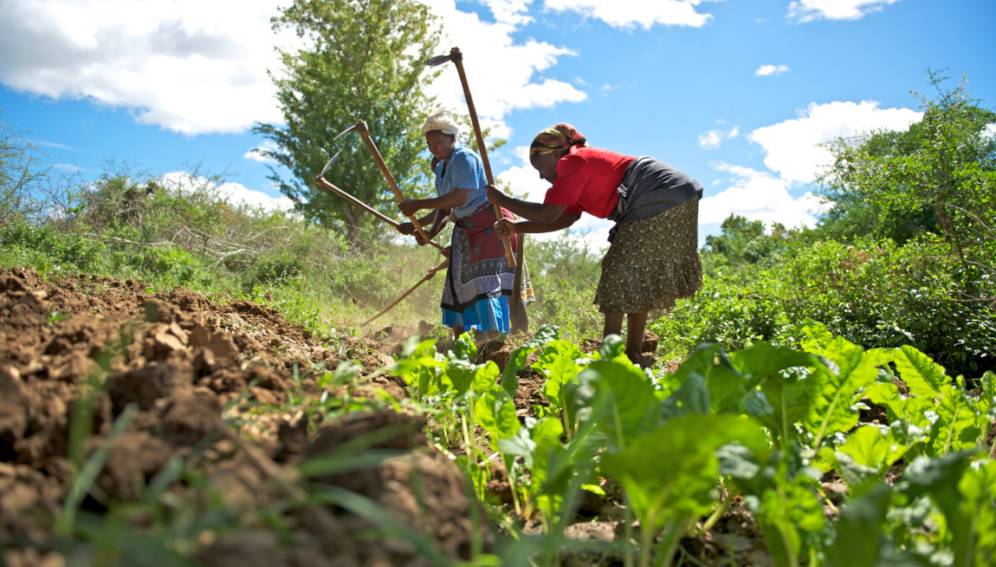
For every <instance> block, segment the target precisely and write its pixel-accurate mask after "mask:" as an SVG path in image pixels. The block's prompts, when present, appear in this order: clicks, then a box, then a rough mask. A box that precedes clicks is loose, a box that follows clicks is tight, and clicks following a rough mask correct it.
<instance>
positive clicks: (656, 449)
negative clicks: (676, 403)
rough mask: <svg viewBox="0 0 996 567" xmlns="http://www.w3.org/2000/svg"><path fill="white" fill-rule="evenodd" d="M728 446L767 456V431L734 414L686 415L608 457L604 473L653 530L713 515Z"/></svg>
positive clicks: (643, 521) (603, 466) (634, 440)
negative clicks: (688, 518) (724, 450)
mask: <svg viewBox="0 0 996 567" xmlns="http://www.w3.org/2000/svg"><path fill="white" fill-rule="evenodd" d="M729 443H739V444H740V445H742V446H744V447H747V448H749V449H750V450H751V451H753V452H754V454H755V455H757V456H758V457H759V458H760V459H764V458H766V456H767V453H768V450H769V449H768V442H767V439H766V438H765V436H764V432H763V431H762V430H761V428H760V427H758V426H757V424H755V423H753V422H752V421H751V420H748V419H744V418H742V417H737V416H732V415H719V416H717V415H701V414H687V415H683V416H679V417H676V418H674V419H671V420H669V421H667V422H665V423H663V424H662V425H660V426H658V427H656V428H654V429H652V430H650V431H647V432H645V433H643V434H642V435H639V436H637V437H635V438H633V439H632V442H631V443H629V444H628V445H627V446H626V448H625V449H624V450H623V451H621V452H618V453H609V454H606V455H605V456H604V457H603V460H602V470H603V471H604V472H605V473H606V474H607V475H609V476H610V477H611V478H614V479H616V480H617V481H618V482H620V483H621V484H622V486H623V487H624V489H625V490H626V493H627V496H628V497H629V500H630V503H631V504H632V505H633V507H634V511H636V513H637V516H638V517H639V518H640V520H641V523H642V525H644V526H646V527H647V528H649V529H652V530H654V531H656V530H659V529H660V528H661V527H662V526H663V525H664V524H665V523H666V522H668V521H672V520H673V519H675V518H678V517H684V516H688V515H691V516H693V517H694V516H696V515H700V514H702V513H704V512H706V511H708V509H709V506H710V504H711V503H712V502H713V500H714V496H713V489H714V488H715V487H716V484H717V482H718V480H719V462H718V459H717V454H716V453H717V450H718V449H719V448H720V447H722V446H723V445H726V444H729Z"/></svg>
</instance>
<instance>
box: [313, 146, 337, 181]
mask: <svg viewBox="0 0 996 567" xmlns="http://www.w3.org/2000/svg"><path fill="white" fill-rule="evenodd" d="M341 153H342V150H339V151H338V152H336V153H335V155H334V156H332V159H330V160H329V161H327V162H325V167H323V168H322V171H321V172H319V173H318V175H317V177H325V172H326V171H328V170H329V168H331V167H332V164H334V163H335V160H337V159H339V154H341Z"/></svg>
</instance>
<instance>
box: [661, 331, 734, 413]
mask: <svg viewBox="0 0 996 567" xmlns="http://www.w3.org/2000/svg"><path fill="white" fill-rule="evenodd" d="M689 380H692V381H701V383H703V384H704V385H705V388H706V390H707V392H706V393H705V396H702V395H701V394H698V395H696V396H695V397H696V398H697V399H699V400H702V399H705V400H706V401H707V402H708V404H709V406H710V407H711V408H712V411H713V412H714V413H725V412H737V413H739V411H740V402H741V401H743V399H744V397H745V396H746V395H747V393H748V391H749V388H750V383H749V382H748V379H747V378H746V377H745V376H743V375H742V374H740V373H739V372H737V370H736V369H735V368H734V367H733V365H732V364H731V363H730V359H729V356H727V354H726V352H725V351H724V350H723V349H722V347H720V346H719V345H715V344H704V345H699V346H698V347H697V348H696V349H695V351H693V352H692V354H691V355H690V356H689V357H688V359H687V360H686V361H685V362H684V363H683V364H682V365H681V366H680V367H679V368H678V370H677V371H676V372H675V374H674V381H675V382H677V383H678V384H680V385H682V386H684V385H685V384H686V383H687V382H688V381H689ZM696 383H697V382H696ZM680 388H681V386H679V389H680ZM692 393H693V392H692V391H686V392H685V393H683V394H681V395H680V396H679V397H680V398H683V399H685V400H686V402H691V399H690V398H689V395H690V394H692Z"/></svg>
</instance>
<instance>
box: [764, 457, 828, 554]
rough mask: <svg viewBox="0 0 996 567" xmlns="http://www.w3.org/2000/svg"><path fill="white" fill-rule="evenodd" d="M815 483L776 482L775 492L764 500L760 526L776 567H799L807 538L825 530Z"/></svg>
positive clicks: (799, 480) (797, 480) (800, 477)
mask: <svg viewBox="0 0 996 567" xmlns="http://www.w3.org/2000/svg"><path fill="white" fill-rule="evenodd" d="M813 482H814V481H813V480H812V479H810V478H809V477H807V476H806V475H796V476H795V477H794V478H792V480H790V481H786V480H780V481H778V482H776V487H775V488H773V489H770V490H767V491H766V492H765V493H764V494H763V495H762V496H761V506H760V510H759V511H758V514H757V520H758V526H759V527H760V528H761V533H762V534H764V542H765V543H766V544H767V546H768V553H770V554H771V560H772V562H773V563H774V564H775V566H776V567H790V566H791V567H794V566H796V565H799V564H800V561H799V557H800V556H801V554H802V552H803V549H804V543H805V539H806V536H807V534H817V533H819V532H820V531H821V530H822V529H823V524H824V518H823V506H822V505H821V504H820V499H819V497H818V496H817V495H816V490H815V489H814V488H813V486H812V484H813Z"/></svg>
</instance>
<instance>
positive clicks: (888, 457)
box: [393, 329, 996, 566]
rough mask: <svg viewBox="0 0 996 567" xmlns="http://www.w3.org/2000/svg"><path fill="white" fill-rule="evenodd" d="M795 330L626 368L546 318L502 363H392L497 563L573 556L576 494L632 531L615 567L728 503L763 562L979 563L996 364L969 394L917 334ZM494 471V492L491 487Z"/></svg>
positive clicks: (410, 357)
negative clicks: (522, 390) (791, 341)
mask: <svg viewBox="0 0 996 567" xmlns="http://www.w3.org/2000/svg"><path fill="white" fill-rule="evenodd" d="M802 332H803V334H804V337H803V338H802V339H801V341H800V343H801V348H787V347H778V346H773V345H771V344H769V343H765V342H757V343H755V344H754V345H752V346H750V347H748V348H746V349H742V350H739V351H736V352H727V351H726V350H724V349H723V348H722V347H721V346H719V345H715V344H702V345H699V346H697V347H696V348H695V349H694V350H693V352H692V354H691V355H690V356H689V358H688V360H686V361H685V362H684V363H683V364H682V365H681V366H680V367H679V368H678V369H677V370H676V371H675V372H674V373H671V374H657V375H655V374H653V373H651V372H649V371H646V370H642V369H640V368H638V367H636V366H634V365H633V364H631V363H630V362H629V360H628V359H627V358H626V357H625V355H624V354H622V347H623V344H622V342H621V340H620V339H619V338H618V337H609V338H607V339H606V341H605V342H604V343H603V345H602V347H601V349H600V351H598V352H595V353H590V354H587V353H583V352H581V351H580V350H579V349H578V347H577V346H576V345H575V344H573V343H571V342H568V341H564V340H561V339H559V338H558V337H557V334H556V331H555V330H552V329H544V330H542V331H541V332H540V333H538V334H537V336H536V338H534V339H533V340H531V341H529V342H526V343H525V344H523V345H521V346H519V347H518V348H517V349H516V350H514V351H513V352H512V355H511V358H510V361H509V363H508V366H507V367H506V368H505V370H504V371H500V370H499V368H498V367H497V366H496V365H495V364H494V363H493V362H490V361H488V362H484V363H474V362H472V361H473V360H474V359H475V347H474V344H473V342H472V341H471V340H469V338H467V337H464V338H462V339H461V340H460V341H457V342H456V343H455V344H454V346H453V348H452V349H450V350H449V351H448V352H447V353H446V354H440V353H438V352H437V351H436V349H435V347H434V344H433V341H431V340H430V341H422V342H416V341H412V342H410V343H409V344H408V345H407V347H406V350H405V356H404V357H403V358H402V359H401V360H400V361H399V362H398V363H397V365H396V367H395V368H394V370H393V372H394V373H395V374H396V375H398V376H399V377H401V378H402V379H403V380H404V381H405V383H406V384H407V385H408V388H409V391H410V392H411V394H412V395H413V397H414V400H415V401H416V402H417V407H418V408H419V409H420V410H421V411H423V412H425V413H427V414H428V415H429V416H430V417H431V419H432V421H431V423H432V427H431V432H432V434H433V436H434V438H435V443H436V444H437V445H438V446H441V447H448V448H449V450H450V451H452V458H454V459H455V460H456V462H457V463H458V464H459V465H460V466H461V467H462V468H463V469H464V471H465V472H466V474H467V475H468V477H469V478H470V479H471V481H472V483H473V486H474V489H475V492H476V493H477V495H478V497H479V498H480V499H481V501H482V502H483V503H485V504H486V505H487V507H488V510H489V511H490V513H491V516H492V518H498V520H496V521H498V522H499V523H501V525H503V526H504V527H505V538H504V541H503V543H502V544H501V545H500V546H499V547H500V551H499V553H498V555H497V556H495V557H493V558H492V559H493V560H495V561H498V559H499V558H504V560H505V561H506V562H508V563H507V564H516V563H515V562H514V561H512V562H509V561H510V559H509V558H529V561H530V562H531V563H533V564H538V565H554V564H558V562H559V561H561V560H562V559H564V558H565V554H566V555H570V554H571V551H570V550H571V549H572V545H571V543H572V542H570V541H568V540H566V539H565V530H566V529H567V528H568V526H570V525H571V524H573V523H575V522H585V521H589V520H587V519H580V518H579V517H578V515H577V514H578V507H579V503H580V501H581V498H582V493H583V492H585V491H587V492H592V493H594V494H596V495H598V496H600V497H603V498H605V499H606V500H608V501H612V500H615V501H616V502H617V503H618V504H619V506H621V507H622V508H624V509H625V514H626V519H625V520H624V521H625V524H624V525H626V526H629V525H630V522H632V521H634V520H635V521H636V525H638V526H639V527H638V528H634V529H632V530H627V531H626V533H625V535H624V537H622V538H621V541H617V542H615V543H613V544H611V545H610V544H604V545H602V546H601V552H602V553H616V552H620V550H621V553H622V559H623V560H624V562H625V563H626V564H627V565H630V564H637V565H641V566H645V565H669V564H672V562H675V561H676V559H677V558H678V557H679V556H681V557H684V556H685V555H687V553H688V551H687V550H686V549H684V548H683V547H682V541H687V540H686V539H683V538H699V537H706V534H709V533H710V532H714V529H715V526H716V523H717V521H718V520H719V519H720V518H721V517H722V516H723V515H724V514H725V513H726V512H727V510H728V508H729V507H730V506H731V505H732V504H733V503H734V502H735V501H737V502H742V503H743V506H744V507H745V509H746V510H747V511H748V512H749V513H750V515H751V516H752V517H753V519H754V522H756V525H757V529H758V531H759V532H760V534H761V535H760V537H761V538H762V539H763V546H764V548H765V549H766V551H767V554H768V555H770V558H771V561H772V562H773V564H775V565H777V566H795V565H804V564H805V565H820V564H826V565H873V564H885V563H888V564H907V565H959V566H969V565H981V564H984V563H985V562H986V561H988V560H986V559H985V558H986V557H991V555H992V554H993V553H994V552H996V539H994V538H993V537H992V534H991V532H990V527H991V526H993V525H994V522H996V462H994V461H993V460H992V457H993V455H992V454H991V451H992V447H990V446H989V445H988V441H987V439H988V436H989V434H990V432H991V428H992V423H993V419H994V417H996V407H994V402H996V398H994V396H996V375H994V374H993V373H991V372H988V373H986V374H985V375H983V376H981V377H976V378H977V380H973V383H974V384H976V387H975V388H974V389H972V390H968V389H967V388H966V384H965V383H966V380H965V378H963V377H960V376H959V377H957V378H952V377H951V376H949V375H947V374H946V372H945V370H944V368H943V367H941V366H940V365H938V364H936V363H935V362H934V361H932V360H931V359H930V358H929V357H928V356H926V355H924V354H923V353H922V352H920V351H918V350H917V349H915V348H913V347H909V346H903V347H900V348H888V349H870V350H865V349H863V348H862V347H860V346H857V345H855V344H853V343H851V342H849V341H847V340H845V339H843V338H840V337H834V336H832V335H830V334H828V333H826V332H825V331H821V330H816V329H803V330H802ZM530 356H533V357H534V358H535V362H533V363H532V364H528V365H527V364H526V360H527V359H528V358H529V357H530ZM523 371H528V372H533V373H538V374H539V375H541V376H542V377H543V385H542V388H541V390H540V392H541V396H542V400H543V403H542V404H539V405H534V406H532V407H531V408H529V411H528V416H527V417H525V418H524V419H520V418H519V416H518V415H517V408H516V404H515V392H516V388H517V382H518V375H519V374H521V373H522V372H523ZM520 409H521V408H520ZM870 416H875V417H874V419H872V418H871V417H870ZM499 469H501V470H502V471H503V472H502V475H504V476H507V478H508V479H509V483H510V485H511V491H512V495H513V502H512V505H510V506H506V505H503V504H501V503H500V502H499V501H498V500H497V499H496V497H495V495H493V494H491V493H489V491H488V486H489V484H488V483H489V481H491V480H493V478H495V475H496V473H497V471H498V470H499ZM826 483H833V484H837V485H841V486H843V487H844V488H843V489H842V490H841V489H838V490H837V491H835V492H834V493H830V492H828V491H827V489H826V486H827V484H826ZM525 526H539V530H538V533H537V530H536V529H528V530H527V529H525V528H524V527H525ZM720 535H722V534H720V533H717V532H714V533H712V534H711V535H710V536H709V537H711V538H712V539H713V541H721V539H719V536H720ZM573 543H574V544H577V542H573ZM596 547H598V546H596ZM705 560H706V561H709V559H708V558H706V559H705ZM731 560H732V558H731ZM489 561H490V560H489ZM478 564H489V563H487V562H486V561H485V559H484V558H479V560H478Z"/></svg>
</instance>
